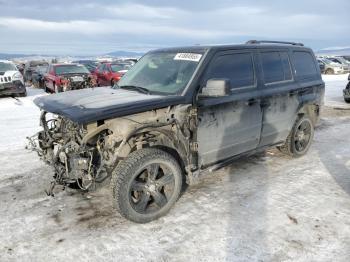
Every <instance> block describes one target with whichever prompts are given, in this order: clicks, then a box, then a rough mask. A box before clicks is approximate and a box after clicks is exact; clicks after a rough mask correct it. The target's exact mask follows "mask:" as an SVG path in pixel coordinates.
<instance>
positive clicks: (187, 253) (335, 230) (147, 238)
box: [0, 75, 350, 261]
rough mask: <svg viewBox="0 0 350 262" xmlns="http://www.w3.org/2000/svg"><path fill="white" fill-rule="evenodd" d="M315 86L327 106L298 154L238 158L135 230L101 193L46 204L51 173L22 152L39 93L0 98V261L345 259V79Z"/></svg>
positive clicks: (349, 167)
mask: <svg viewBox="0 0 350 262" xmlns="http://www.w3.org/2000/svg"><path fill="white" fill-rule="evenodd" d="M324 79H325V81H326V105H327V106H328V108H326V109H325V110H324V111H323V114H324V115H323V117H322V120H321V123H320V126H319V127H318V129H317V130H316V133H315V139H314V143H313V145H312V147H311V149H310V151H309V153H308V154H307V155H306V156H304V157H301V158H298V159H290V158H288V157H286V156H283V155H281V154H280V153H279V152H278V151H276V150H274V149H272V150H269V151H267V152H266V153H264V154H259V155H256V156H253V157H249V158H244V159H241V160H239V161H237V162H236V163H235V164H233V165H232V166H229V167H227V168H225V169H223V170H220V171H218V172H215V173H213V174H212V176H210V177H206V178H205V179H203V181H202V182H201V183H200V184H199V185H197V186H193V187H190V188H188V189H187V190H186V191H185V192H184V193H183V195H182V196H181V198H180V199H179V201H178V202H177V203H176V205H175V206H174V208H173V209H172V210H171V211H170V213H169V214H168V215H167V216H165V217H163V218H161V219H159V220H157V221H154V222H151V223H148V224H144V225H140V224H134V223H132V222H129V221H127V220H125V219H123V218H122V217H121V216H120V215H119V214H117V213H116V212H114V211H113V209H112V205H111V198H110V196H109V191H108V189H104V190H101V191H97V192H92V193H89V194H82V193H80V192H75V191H71V190H67V191H62V192H60V193H58V194H56V196H55V197H53V198H52V197H47V196H46V195H45V193H44V189H45V188H46V186H47V185H48V183H49V181H50V179H51V176H52V171H51V169H50V168H49V167H48V166H46V165H44V164H43V163H42V162H41V161H40V160H39V159H38V157H37V156H36V155H35V154H34V153H32V152H28V151H26V150H24V146H25V137H26V136H29V135H31V134H33V133H34V132H35V131H36V130H38V129H39V127H38V117H39V111H38V109H37V108H36V107H35V106H34V105H33V103H32V100H33V99H34V98H35V97H37V96H40V95H44V94H43V92H42V91H40V90H35V89H29V90H28V91H29V96H28V97H27V98H20V99H19V100H15V99H13V98H1V99H0V159H1V162H0V261H72V260H74V261H102V260H103V261H142V260H147V261H223V260H225V261H349V259H350V221H349V217H350V147H349V143H350V131H349V130H350V111H348V110H346V108H347V105H345V103H343V101H342V89H343V88H344V87H345V84H346V77H345V76H343V75H341V76H326V77H325V78H324ZM332 107H335V108H336V109H334V108H332ZM341 108H345V109H343V110H342V109H341Z"/></svg>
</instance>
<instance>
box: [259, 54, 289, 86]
mask: <svg viewBox="0 0 350 262" xmlns="http://www.w3.org/2000/svg"><path fill="white" fill-rule="evenodd" d="M261 62H262V67H263V72H264V79H265V83H273V82H280V81H286V80H291V79H292V72H291V69H290V63H289V58H288V54H287V52H262V53H261Z"/></svg>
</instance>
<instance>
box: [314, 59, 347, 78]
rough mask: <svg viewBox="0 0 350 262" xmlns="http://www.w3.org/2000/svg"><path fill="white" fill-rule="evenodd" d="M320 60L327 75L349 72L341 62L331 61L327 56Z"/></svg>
mask: <svg viewBox="0 0 350 262" xmlns="http://www.w3.org/2000/svg"><path fill="white" fill-rule="evenodd" d="M320 60H321V61H323V62H324V64H325V73H326V74H328V75H333V74H345V73H347V72H349V68H346V67H345V66H343V65H342V64H339V63H336V62H333V61H331V60H329V59H328V58H321V59H320Z"/></svg>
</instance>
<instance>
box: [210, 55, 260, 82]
mask: <svg viewBox="0 0 350 262" xmlns="http://www.w3.org/2000/svg"><path fill="white" fill-rule="evenodd" d="M212 78H226V79H229V80H230V84H231V88H240V87H249V86H254V85H255V74H254V65H253V57H252V54H251V53H250V52H247V53H234V54H224V55H220V56H217V57H216V58H214V61H213V62H212V63H211V64H210V67H209V70H208V73H207V76H206V80H208V79H212Z"/></svg>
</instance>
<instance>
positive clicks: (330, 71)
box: [326, 68, 334, 75]
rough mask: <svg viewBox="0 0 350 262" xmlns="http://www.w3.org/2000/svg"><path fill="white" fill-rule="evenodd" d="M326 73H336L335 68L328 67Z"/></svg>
mask: <svg viewBox="0 0 350 262" xmlns="http://www.w3.org/2000/svg"><path fill="white" fill-rule="evenodd" d="M326 75H334V70H333V69H331V68H328V69H327V70H326Z"/></svg>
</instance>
